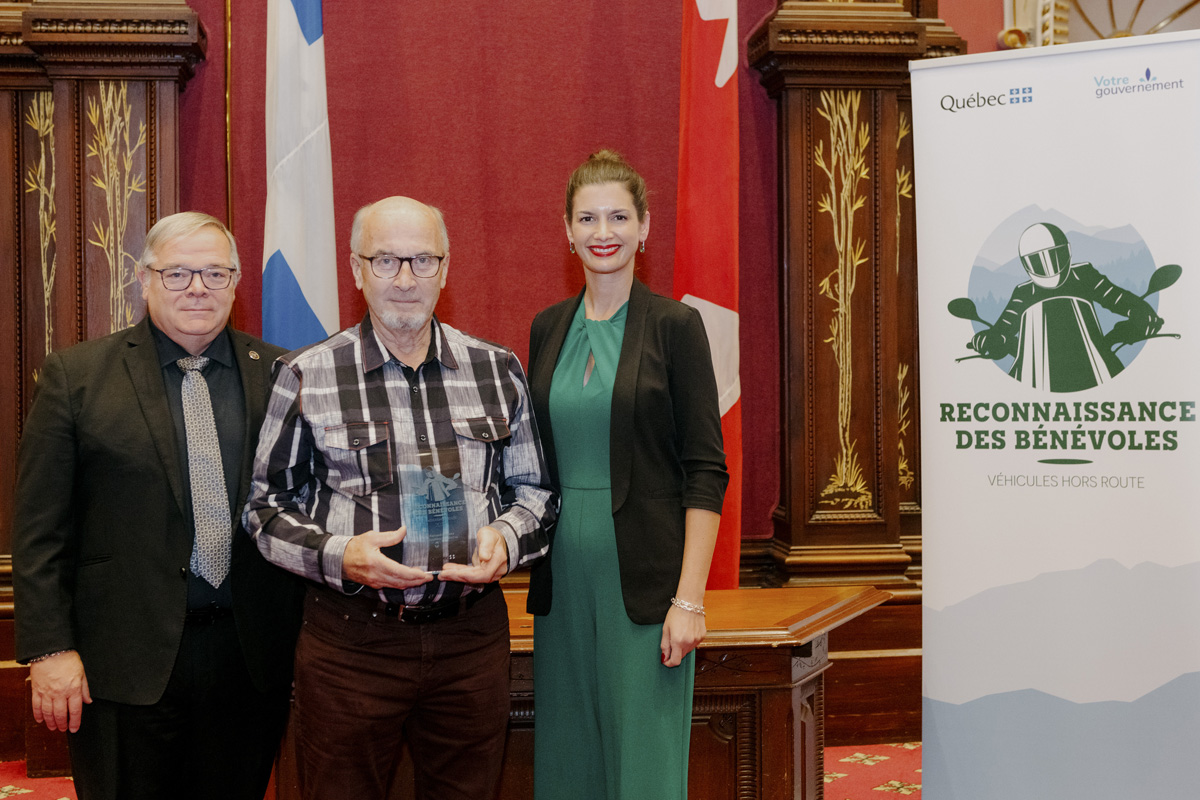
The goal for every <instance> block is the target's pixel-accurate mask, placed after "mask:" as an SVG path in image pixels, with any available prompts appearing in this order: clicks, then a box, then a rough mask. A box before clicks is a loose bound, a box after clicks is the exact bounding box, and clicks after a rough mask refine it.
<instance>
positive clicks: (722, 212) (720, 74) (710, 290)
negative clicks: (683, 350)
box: [675, 0, 742, 589]
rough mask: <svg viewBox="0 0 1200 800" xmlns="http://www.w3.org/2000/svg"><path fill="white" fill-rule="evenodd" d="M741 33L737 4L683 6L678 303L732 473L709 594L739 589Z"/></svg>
mask: <svg viewBox="0 0 1200 800" xmlns="http://www.w3.org/2000/svg"><path fill="white" fill-rule="evenodd" d="M737 29H738V28H737V0H684V1H683V52H682V58H681V61H682V68H681V72H680V81H679V197H678V203H677V209H678V217H677V221H676V223H675V297H677V298H679V299H680V300H682V301H683V302H685V303H687V304H688V305H690V306H694V307H695V308H697V309H699V311H700V314H701V316H702V317H703V318H704V327H705V329H706V330H707V331H708V341H709V344H710V346H711V348H712V358H713V369H714V371H715V372H716V376H717V392H718V394H719V397H720V404H721V432H722V433H723V434H724V437H725V457H726V462H727V464H728V467H729V489H728V491H727V492H726V494H725V509H724V512H723V513H722V515H721V531H720V534H719V535H718V537H717V549H716V552H715V553H714V554H713V561H712V568H711V570H710V571H709V574H708V588H710V589H736V588H737V585H738V562H739V559H740V555H741V545H742V404H741V393H742V387H741V381H740V380H739V378H738V91H737V65H738V38H737Z"/></svg>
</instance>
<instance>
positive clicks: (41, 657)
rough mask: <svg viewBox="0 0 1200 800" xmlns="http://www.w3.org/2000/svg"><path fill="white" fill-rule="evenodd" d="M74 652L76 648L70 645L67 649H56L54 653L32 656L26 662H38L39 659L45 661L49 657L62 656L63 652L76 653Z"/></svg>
mask: <svg viewBox="0 0 1200 800" xmlns="http://www.w3.org/2000/svg"><path fill="white" fill-rule="evenodd" d="M74 652H75V650H74V648H70V647H68V648H67V649H66V650H55V651H54V652H53V653H46V654H45V655H42V656H38V657H37V658H31V659H29V660H28V661H26V662H25V663H26V664H36V663H38V662H39V661H45V660H46V659H48V658H54V657H55V656H61V655H62V654H63V653H74Z"/></svg>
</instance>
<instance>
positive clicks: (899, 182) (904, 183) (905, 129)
mask: <svg viewBox="0 0 1200 800" xmlns="http://www.w3.org/2000/svg"><path fill="white" fill-rule="evenodd" d="M911 132H912V127H911V126H910V125H909V123H908V115H907V114H905V113H904V112H903V111H901V112H900V122H899V126H898V129H897V132H896V152H897V154H898V153H899V152H900V146H901V145H902V144H903V142H904V137H906V136H908V134H909V133H911ZM912 196H913V184H912V170H910V169H909V168H908V167H907V166H905V165H904V164H901V165H900V166H898V167H896V274H897V275H899V274H900V241H901V236H900V233H901V230H900V227H901V223H902V222H903V221H904V204H903V203H901V202H900V200H901V199H902V198H906V199H908V200H911V199H912ZM908 371H909V365H908V364H905V363H903V362H901V363H900V366H899V370H898V372H899V378H898V383H899V386H898V389H899V398H900V400H899V416H898V417H897V418H898V419H899V421H900V424H899V426H898V428H897V433H898V436H897V437H896V438H897V445H896V446H897V448H898V449H899V460H898V461H897V465H896V471H897V473H898V474H899V476H900V486H901V487H902V488H904V489H911V488H912V485H913V483H914V482H915V481H916V479H917V476H916V473H914V472H913V469H912V465H911V464H910V463H909V461H908V454H907V453H906V452H905V449H904V444H905V439H906V437H907V435H908V430H909V428H910V427H911V425H910V423H911V422H912V419H911V412H912V409H910V408H909V406H908V401H909V398H910V392H911V390H910V389H909V386H908Z"/></svg>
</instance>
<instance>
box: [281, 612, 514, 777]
mask: <svg viewBox="0 0 1200 800" xmlns="http://www.w3.org/2000/svg"><path fill="white" fill-rule="evenodd" d="M508 661H509V638H508V608H507V606H505V603H504V598H503V596H502V595H501V593H500V592H498V591H493V592H492V593H490V594H489V595H487V596H485V597H483V598H482V599H481V600H479V602H477V603H476V604H475V605H474V606H472V607H471V608H469V609H467V610H465V611H463V612H462V613H460V614H458V615H457V616H454V617H451V618H448V619H442V620H438V621H435V622H426V623H420V624H414V623H408V622H401V621H400V620H398V619H394V618H388V617H386V616H385V615H384V614H383V613H381V612H380V609H379V608H378V607H377V605H376V604H375V603H374V602H373V601H372V600H369V599H367V598H364V597H346V596H344V595H340V594H337V593H335V592H333V591H331V590H328V589H324V588H310V589H309V592H308V597H307V599H306V601H305V609H304V627H303V628H302V629H301V632H300V641H299V644H298V645H297V649H296V707H295V724H296V728H295V730H296V734H297V741H298V748H299V753H298V757H299V764H298V772H299V777H300V787H301V791H302V794H303V795H304V797H305V798H308V799H309V800H329V799H330V798H342V797H353V798H355V799H356V800H371V799H372V798H378V799H379V800H384V799H385V798H387V797H388V793H389V792H390V790H391V784H392V782H393V781H394V779H395V776H396V772H397V766H398V765H399V763H400V754H401V746H402V744H403V742H404V741H405V740H407V742H408V745H409V751H410V752H411V753H412V759H413V767H414V772H415V775H416V797H417V799H418V800H435V798H436V800H458V798H462V800H485V799H486V798H490V797H492V796H493V795H494V793H495V790H496V783H497V781H498V779H499V777H500V767H501V763H502V760H503V757H504V738H505V731H506V729H507V726H508V709H509V675H508Z"/></svg>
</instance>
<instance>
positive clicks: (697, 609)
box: [671, 597, 705, 617]
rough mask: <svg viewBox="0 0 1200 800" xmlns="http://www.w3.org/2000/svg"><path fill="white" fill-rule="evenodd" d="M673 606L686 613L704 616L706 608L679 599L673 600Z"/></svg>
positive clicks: (673, 598) (674, 598)
mask: <svg viewBox="0 0 1200 800" xmlns="http://www.w3.org/2000/svg"><path fill="white" fill-rule="evenodd" d="M671 605H673V606H676V607H677V608H682V609H683V610H684V611H690V612H692V613H693V614H699V615H700V616H702V617H703V616H704V615H705V614H704V606H698V605H696V604H695V603H689V602H688V601H687V600H680V599H679V598H678V597H672V598H671Z"/></svg>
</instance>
